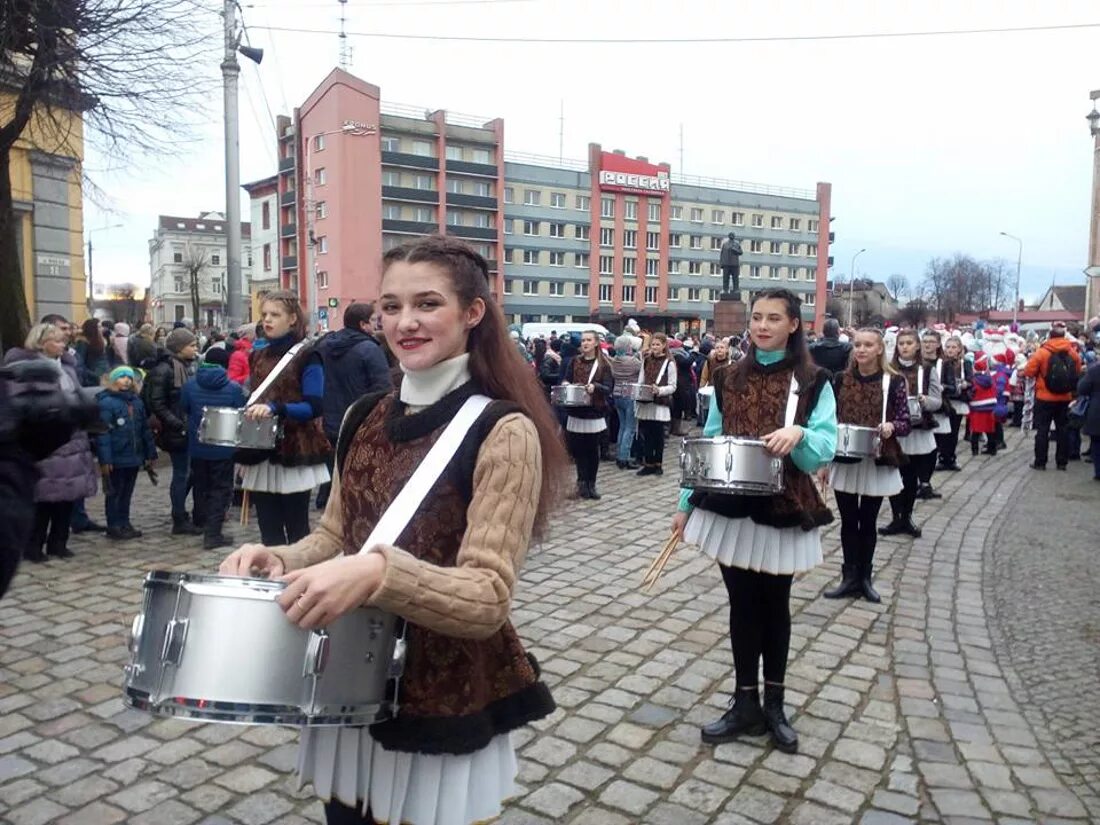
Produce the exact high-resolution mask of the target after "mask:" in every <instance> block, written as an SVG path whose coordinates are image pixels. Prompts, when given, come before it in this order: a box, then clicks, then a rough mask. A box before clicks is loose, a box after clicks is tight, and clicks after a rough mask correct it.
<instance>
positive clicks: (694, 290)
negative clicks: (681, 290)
mask: <svg viewBox="0 0 1100 825" xmlns="http://www.w3.org/2000/svg"><path fill="white" fill-rule="evenodd" d="M701 298H702V290H701V289H699V287H696V286H692V287H688V300H689V301H698V300H700V299H701Z"/></svg>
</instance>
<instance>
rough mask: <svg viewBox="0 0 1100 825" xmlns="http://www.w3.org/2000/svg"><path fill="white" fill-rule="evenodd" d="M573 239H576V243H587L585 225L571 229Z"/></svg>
mask: <svg viewBox="0 0 1100 825" xmlns="http://www.w3.org/2000/svg"><path fill="white" fill-rule="evenodd" d="M573 237H574V238H576V239H577V240H578V241H587V240H588V226H587V225H585V226H582V225H581V224H577V225H576V226H575V227H573Z"/></svg>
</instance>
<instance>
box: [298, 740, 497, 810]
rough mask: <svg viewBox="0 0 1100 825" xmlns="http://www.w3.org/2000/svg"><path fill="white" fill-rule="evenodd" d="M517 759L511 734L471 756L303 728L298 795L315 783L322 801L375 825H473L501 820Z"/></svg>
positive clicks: (299, 749)
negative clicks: (389, 746)
mask: <svg viewBox="0 0 1100 825" xmlns="http://www.w3.org/2000/svg"><path fill="white" fill-rule="evenodd" d="M517 772H518V765H517V763H516V752H515V749H514V748H513V747H512V739H511V737H510V736H509V734H507V733H502V734H500V735H498V736H495V737H493V739H492V740H490V742H489V744H488V745H486V746H485V747H484V748H482V749H481V750H478V751H474V752H473V753H469V754H463V755H461V756H455V755H453V754H423V753H406V752H404V751H388V750H385V749H384V748H383V747H382V746H381V745H379V744H378V743H377V742H375V741H374V739H373V738H372V737H371V735H370V729H369V728H366V727H360V728H303V729H302V739H301V744H300V745H299V747H298V789H299V790H301V788H302V787H303V786H305V784H306V783H308V782H312V783H313V788H314V790H315V791H316V793H317V796H318V797H319V798H320V799H322V800H324V801H325V802H331V801H332V800H333V799H336V800H339V801H340V802H342V803H344V804H345V805H347V806H349V807H352V808H354V807H355V806H357V805H358V806H360V814H361V815H365V814H366V811H367V809H368V808H369V809H370V812H371V816H372V817H373V818H374V821H375V822H376V823H388V824H389V825H473V823H478V822H486V821H488V820H491V819H493V818H495V817H497V816H500V814H501V811H502V810H503V803H504V800H506V799H508V798H509V797H510V796H513V795H514V794H515V779H516V774H517Z"/></svg>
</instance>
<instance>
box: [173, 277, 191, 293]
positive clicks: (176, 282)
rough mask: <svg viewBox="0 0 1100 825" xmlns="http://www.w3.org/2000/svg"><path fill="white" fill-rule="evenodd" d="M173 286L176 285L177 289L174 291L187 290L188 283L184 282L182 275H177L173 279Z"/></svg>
mask: <svg viewBox="0 0 1100 825" xmlns="http://www.w3.org/2000/svg"><path fill="white" fill-rule="evenodd" d="M172 286H173V287H175V289H173V290H172V291H173V292H186V291H187V285H186V284H185V283H184V282H183V276H182V275H177V276H176V277H175V278H173V279H172Z"/></svg>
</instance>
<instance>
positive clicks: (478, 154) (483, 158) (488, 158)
mask: <svg viewBox="0 0 1100 825" xmlns="http://www.w3.org/2000/svg"><path fill="white" fill-rule="evenodd" d="M473 158H474V163H483V164H485V165H486V166H488V165H489V164H491V163H492V162H493V156H492V155H491V154H490V153H489V150H488V149H474V151H473Z"/></svg>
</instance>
